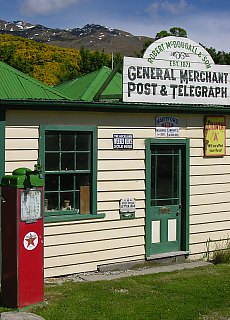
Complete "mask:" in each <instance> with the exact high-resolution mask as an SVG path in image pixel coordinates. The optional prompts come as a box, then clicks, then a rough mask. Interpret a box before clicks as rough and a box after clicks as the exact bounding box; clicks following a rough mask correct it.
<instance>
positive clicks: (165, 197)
mask: <svg viewBox="0 0 230 320" xmlns="http://www.w3.org/2000/svg"><path fill="white" fill-rule="evenodd" d="M170 152H171V153H170V154H167V153H166V152H164V153H165V154H161V155H159V154H155V155H152V157H151V177H152V179H151V201H152V205H163V204H164V205H170V204H175V203H177V199H178V192H179V190H178V166H179V162H178V161H179V155H178V152H177V150H176V152H175V153H173V152H174V150H170Z"/></svg>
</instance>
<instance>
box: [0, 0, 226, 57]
mask: <svg viewBox="0 0 230 320" xmlns="http://www.w3.org/2000/svg"><path fill="white" fill-rule="evenodd" d="M0 8H1V11H0V13H1V14H0V19H2V20H6V21H12V20H23V21H26V22H30V23H33V24H43V25H45V26H47V27H56V28H66V29H68V28H74V27H83V26H84V25H85V24H87V23H90V24H91V23H95V24H101V25H105V26H108V27H111V28H117V29H121V30H124V31H127V32H130V33H132V34H134V35H145V36H150V37H154V36H155V35H156V33H157V32H159V31H161V30H169V29H170V28H171V27H175V26H176V27H181V28H184V29H185V30H186V31H187V33H188V37H189V38H190V39H192V40H194V41H195V42H199V43H202V44H203V45H205V46H207V47H213V48H215V49H217V50H224V51H226V52H230V0H218V1H216V0H142V1H141V0H0Z"/></svg>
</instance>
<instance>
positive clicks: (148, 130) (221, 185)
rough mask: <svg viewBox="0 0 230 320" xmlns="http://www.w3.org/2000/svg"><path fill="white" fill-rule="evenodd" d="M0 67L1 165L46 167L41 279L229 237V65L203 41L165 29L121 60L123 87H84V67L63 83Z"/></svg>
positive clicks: (198, 252) (106, 79)
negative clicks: (219, 62)
mask: <svg viewBox="0 0 230 320" xmlns="http://www.w3.org/2000/svg"><path fill="white" fill-rule="evenodd" d="M0 74H1V81H0V106H1V118H0V119H1V122H0V130H1V136H2V139H1V144H2V145H1V150H2V151H1V167H0V169H1V174H2V175H3V174H11V173H12V171H13V170H14V169H15V168H18V167H28V168H30V169H33V167H34V164H35V163H36V162H37V159H40V161H41V163H42V164H43V166H44V176H45V261H44V264H45V277H51V276H58V275H66V274H71V273H77V272H85V271H93V270H97V268H100V267H101V266H105V265H107V266H110V265H114V264H117V263H124V262H132V261H138V260H140V261H141V260H146V259H147V260H148V259H149V260H150V259H160V258H163V257H177V256H186V257H187V256H189V258H190V259H200V258H205V257H206V256H207V254H208V252H209V251H210V252H211V251H212V250H213V249H214V248H215V243H220V244H221V243H222V241H223V240H224V239H228V238H229V233H230V215H229V210H230V209H229V208H230V200H229V199H230V140H229V139H230V128H229V125H230V98H229V97H230V96H229V91H230V67H229V66H216V65H215V64H214V63H213V61H212V58H211V57H210V55H209V54H208V53H207V52H206V51H205V50H204V49H203V48H202V47H201V46H200V45H198V44H196V43H194V42H193V41H191V40H189V39H187V38H174V37H169V38H163V39H161V40H158V41H156V42H154V43H153V44H152V45H150V47H149V48H147V50H146V52H145V55H144V57H143V59H139V58H125V60H124V73H123V89H122V91H123V92H120V93H119V84H118V83H116V85H115V84H114V82H113V80H114V79H116V77H117V76H118V77H119V75H116V74H115V78H113V76H114V75H111V73H106V74H105V75H104V76H103V77H102V80H100V85H99V86H98V82H97V81H96V82H94V85H93V86H92V88H90V90H89V91H91V92H92V93H91V94H90V93H89V91H88V92H87V95H86V96H83V94H81V92H83V89H82V88H83V87H82V85H83V84H84V83H86V82H87V81H86V80H84V79H86V78H87V79H89V78H90V77H91V78H90V79H91V80H92V83H93V81H95V77H93V76H92V75H89V76H88V77H86V78H84V79H83V80H82V79H79V81H81V86H80V85H79V86H78V85H77V81H76V82H75V83H76V87H75V86H74V83H73V82H72V83H71V90H70V91H68V90H67V89H68V85H66V84H63V85H62V86H59V88H58V86H57V87H56V88H49V87H48V86H45V85H43V84H41V83H40V82H38V81H35V80H34V79H31V78H30V77H28V76H25V75H24V74H22V73H20V72H18V71H16V70H14V69H13V68H11V67H9V66H6V65H5V64H3V63H0ZM79 83H80V82H79ZM69 85H70V83H69ZM113 85H114V86H115V88H116V91H115V95H114V92H113V91H108V92H106V90H108V88H109V86H110V87H111V88H113ZM61 87H62V88H61ZM86 87H87V88H89V85H88V84H87V86H86ZM69 88H70V87H69ZM79 88H81V90H80V89H79ZM75 90H76V92H75ZM77 90H80V92H77ZM114 90H115V89H114ZM86 91H87V90H86ZM75 94H76V95H75ZM121 94H123V95H122V101H120V98H121Z"/></svg>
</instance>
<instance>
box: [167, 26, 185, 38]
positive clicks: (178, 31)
mask: <svg viewBox="0 0 230 320" xmlns="http://www.w3.org/2000/svg"><path fill="white" fill-rule="evenodd" d="M169 32H170V35H171V36H174V37H184V38H187V31H186V30H185V29H183V28H180V27H172V28H170V29H169Z"/></svg>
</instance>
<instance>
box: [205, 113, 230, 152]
mask: <svg viewBox="0 0 230 320" xmlns="http://www.w3.org/2000/svg"><path fill="white" fill-rule="evenodd" d="M225 128H226V124H225V117H224V116H207V117H205V128H204V129H205V130H204V147H205V156H206V157H222V156H224V155H225V153H226V137H225Z"/></svg>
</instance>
